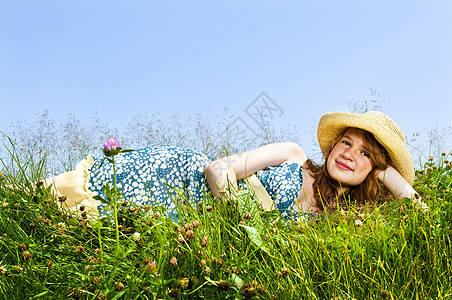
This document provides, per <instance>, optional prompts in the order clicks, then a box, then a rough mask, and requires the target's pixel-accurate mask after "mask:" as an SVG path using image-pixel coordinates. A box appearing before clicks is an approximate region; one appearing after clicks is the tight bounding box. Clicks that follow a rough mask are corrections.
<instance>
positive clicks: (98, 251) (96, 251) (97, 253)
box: [94, 248, 102, 255]
mask: <svg viewBox="0 0 452 300" xmlns="http://www.w3.org/2000/svg"><path fill="white" fill-rule="evenodd" d="M101 252H102V251H101V250H100V249H99V248H97V249H96V250H94V253H95V254H96V255H99V254H100V253H101Z"/></svg>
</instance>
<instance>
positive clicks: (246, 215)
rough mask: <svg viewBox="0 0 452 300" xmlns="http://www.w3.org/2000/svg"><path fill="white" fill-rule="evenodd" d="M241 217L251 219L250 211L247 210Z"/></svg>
mask: <svg viewBox="0 0 452 300" xmlns="http://www.w3.org/2000/svg"><path fill="white" fill-rule="evenodd" d="M243 218H245V220H249V219H251V214H250V212H249V211H247V212H246V213H245V215H244V216H243Z"/></svg>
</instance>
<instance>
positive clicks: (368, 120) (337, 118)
mask: <svg viewBox="0 0 452 300" xmlns="http://www.w3.org/2000/svg"><path fill="white" fill-rule="evenodd" d="M382 116H384V117H382ZM348 127H355V128H360V129H363V130H366V131H368V132H370V133H372V134H373V135H374V137H375V139H376V140H377V141H378V142H379V143H380V144H381V145H382V146H383V147H384V148H385V149H386V151H387V152H388V155H389V157H390V158H391V160H392V162H393V164H394V168H396V169H397V170H398V171H399V173H400V174H401V175H402V176H403V178H405V180H406V181H407V182H408V183H409V184H411V185H412V184H413V182H414V165H413V160H412V158H411V155H410V152H409V151H408V149H407V147H406V146H405V142H404V137H403V133H402V131H401V130H400V128H399V127H398V126H397V125H396V124H395V123H394V122H393V121H392V120H391V119H390V118H389V117H387V116H386V115H384V114H383V113H379V112H368V113H365V114H357V113H349V112H332V113H327V114H325V115H323V116H322V118H321V119H320V121H319V126H318V128H317V138H318V141H319V145H320V149H321V150H322V153H323V155H324V156H326V155H327V153H328V152H329V151H330V150H331V149H332V148H333V147H334V143H335V142H336V141H337V138H338V137H339V135H340V134H341V133H342V132H343V131H344V130H345V129H346V128H348ZM395 127H396V128H395ZM395 129H397V130H395Z"/></svg>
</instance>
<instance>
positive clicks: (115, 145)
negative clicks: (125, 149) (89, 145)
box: [104, 138, 121, 156]
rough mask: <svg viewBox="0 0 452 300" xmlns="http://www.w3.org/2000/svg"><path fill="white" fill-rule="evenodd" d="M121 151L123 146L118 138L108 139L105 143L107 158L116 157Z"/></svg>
mask: <svg viewBox="0 0 452 300" xmlns="http://www.w3.org/2000/svg"><path fill="white" fill-rule="evenodd" d="M119 151H121V144H120V143H119V141H118V138H108V139H107V140H106V141H105V142H104V154H105V155H106V156H112V155H116V154H118V153H119Z"/></svg>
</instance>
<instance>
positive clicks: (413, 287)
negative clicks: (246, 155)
mask: <svg viewBox="0 0 452 300" xmlns="http://www.w3.org/2000/svg"><path fill="white" fill-rule="evenodd" d="M447 158H448V155H444V156H442V157H439V158H437V161H436V165H434V161H429V162H427V163H426V164H425V166H423V167H422V169H421V170H418V171H417V178H416V182H415V188H416V190H417V191H419V193H420V195H421V197H422V198H423V201H425V202H426V203H427V204H428V206H429V211H427V212H424V211H423V210H419V209H418V208H417V207H416V206H415V205H413V203H412V201H411V200H408V199H401V200H396V201H390V202H384V203H376V204H374V205H373V206H372V209H368V210H366V209H364V210H362V209H361V210H359V211H357V210H353V209H350V210H348V211H341V212H337V213H335V214H332V215H329V216H325V217H321V218H318V219H317V220H312V221H302V222H299V223H294V222H288V221H285V220H284V219H276V218H275V217H276V216H275V214H273V215H272V214H262V216H261V214H260V213H259V211H258V209H257V207H256V206H255V204H254V203H253V202H252V201H250V198H249V197H247V196H246V195H242V196H241V197H239V198H238V200H237V202H235V203H233V202H227V203H223V204H221V205H218V204H216V203H214V202H213V201H212V200H210V198H208V197H207V198H206V199H205V200H204V201H203V203H202V205H201V206H199V207H190V206H188V207H180V208H179V213H180V218H179V221H178V222H177V223H176V222H175V221H173V220H172V219H171V218H168V217H165V212H164V211H163V210H162V211H159V210H158V208H153V207H149V206H144V207H137V206H134V205H133V204H131V203H130V202H129V201H126V200H124V199H122V200H119V201H118V206H117V210H118V220H119V224H120V226H119V228H120V229H121V230H120V234H119V243H120V251H119V252H117V251H116V232H115V229H116V228H115V226H114V224H115V222H114V220H113V217H112V216H113V214H112V213H111V214H108V215H104V216H102V217H101V218H99V219H98V220H88V219H85V218H83V216H82V213H77V214H74V213H72V212H70V211H68V210H66V209H64V207H61V205H60V204H59V200H58V199H54V198H52V197H51V196H50V195H49V191H48V190H46V189H43V188H41V187H37V188H32V187H31V185H30V181H32V179H34V178H35V177H36V176H37V175H36V173H34V175H33V174H32V175H28V176H25V175H24V174H26V173H27V172H28V171H29V167H28V166H30V165H31V163H29V162H26V163H24V164H21V165H20V168H23V170H24V171H23V172H16V173H15V174H14V175H13V174H10V173H8V174H4V176H3V179H1V182H0V253H1V256H0V299H67V298H73V299H172V298H178V299H247V298H253V297H254V299H353V298H354V299H451V298H452V271H451V270H452V262H451V258H452V251H451V240H450V238H451V236H452V205H451V204H452V197H451V193H450V189H451V185H452V170H451V166H450V164H449V163H447V162H446V161H445V160H446V159H447ZM33 172H37V171H33ZM33 172H32V173H33ZM4 173H7V172H6V171H5V172H4ZM28 173H29V172H28ZM246 212H250V214H249V215H248V216H249V217H250V218H244V215H245V213H246ZM135 233H139V234H140V237H139V239H136V238H134V234H135ZM135 237H136V234H135Z"/></svg>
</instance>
